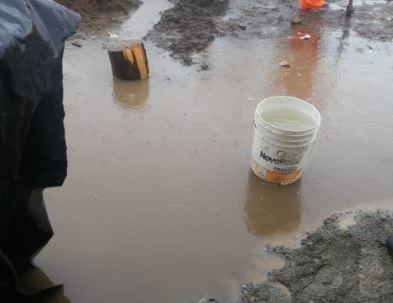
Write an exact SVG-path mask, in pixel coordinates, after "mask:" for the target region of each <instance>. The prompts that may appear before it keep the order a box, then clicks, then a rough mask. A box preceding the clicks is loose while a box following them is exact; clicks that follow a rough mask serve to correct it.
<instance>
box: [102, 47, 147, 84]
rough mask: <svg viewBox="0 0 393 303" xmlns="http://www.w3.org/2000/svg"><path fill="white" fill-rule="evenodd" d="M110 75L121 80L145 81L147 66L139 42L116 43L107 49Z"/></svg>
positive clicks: (145, 57) (143, 51) (144, 54)
mask: <svg viewBox="0 0 393 303" xmlns="http://www.w3.org/2000/svg"><path fill="white" fill-rule="evenodd" d="M108 54H109V59H110V61H111V65H112V73H113V75H114V76H115V77H117V78H119V79H122V80H146V79H147V78H148V76H149V65H148V61H147V56H146V50H145V46H144V45H143V43H142V42H141V41H131V42H117V43H115V44H113V45H112V46H111V47H110V48H109V49H108Z"/></svg>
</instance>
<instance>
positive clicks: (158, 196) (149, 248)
mask: <svg viewBox="0 0 393 303" xmlns="http://www.w3.org/2000/svg"><path fill="white" fill-rule="evenodd" d="M163 5H165V4H163ZM142 8H143V6H142ZM154 18H155V17H154ZM142 19H143V18H142ZM130 22H132V21H130ZM146 28H147V27H146ZM123 30H124V29H123ZM125 32H127V29H125ZM299 32H300V33H301V34H309V35H310V36H311V39H309V40H307V41H303V40H300V39H298V38H299V37H298V36H299V35H300V34H299ZM141 33H142V34H144V33H145V31H144V30H142V31H141ZM102 44H103V41H101V40H86V41H85V42H84V45H83V47H82V48H75V47H73V46H71V45H69V46H68V47H67V51H66V56H65V63H64V74H65V106H66V112H67V119H66V127H67V136H68V145H69V158H70V168H69V177H68V180H67V182H66V184H65V186H64V187H63V188H61V189H54V190H53V189H52V190H47V191H46V199H47V206H48V212H49V215H50V217H51V220H52V223H53V226H54V230H55V233H56V235H55V237H54V238H53V240H52V241H51V242H50V244H49V245H48V246H47V247H46V249H45V250H44V251H43V252H42V253H41V254H40V256H39V258H38V259H37V264H38V265H39V266H40V267H41V268H42V270H43V271H44V272H45V273H46V274H47V275H48V276H49V277H50V278H51V279H52V280H53V282H55V283H64V284H65V295H66V296H67V298H68V299H69V301H71V302H84V303H90V302H111V301H115V302H117V301H118V302H135V303H137V302H143V303H146V302H162V303H169V302H193V301H198V300H199V299H200V298H202V297H223V298H235V297H237V295H238V291H239V286H240V285H241V284H242V283H245V282H253V281H255V282H257V281H259V280H261V279H262V278H263V277H264V274H265V273H266V272H267V271H268V270H270V269H272V268H274V267H275V266H279V265H280V261H279V260H278V259H275V260H273V261H272V260H271V259H270V258H268V257H267V256H266V254H265V253H264V247H265V245H267V244H288V245H296V244H297V243H298V241H299V239H300V238H301V237H302V235H304V233H305V232H306V231H308V230H310V229H313V228H315V227H316V226H318V225H319V224H320V222H322V220H323V219H324V218H326V217H327V216H329V215H330V214H331V213H333V212H337V211H342V210H346V209H352V208H358V207H359V206H362V205H374V204H376V203H378V202H380V201H385V203H384V205H386V206H388V207H390V203H389V202H386V201H391V199H392V198H393V188H392V187H391V186H390V184H391V178H392V169H393V155H392V153H391V150H392V148H393V141H392V140H391V132H392V129H393V120H392V119H391V112H392V110H393V103H392V102H391V95H392V88H391V83H392V81H393V57H392V55H393V47H392V44H390V43H383V42H372V41H369V40H366V39H364V38H360V37H359V36H357V34H355V33H354V32H351V31H348V30H345V29H344V30H340V29H338V30H335V31H328V30H326V29H325V28H324V23H323V22H322V21H318V18H314V19H313V23H309V24H308V25H307V24H306V25H305V26H304V27H303V28H296V29H294V30H293V31H292V32H287V31H282V34H281V35H279V37H278V38H272V39H267V38H264V39H260V38H257V37H255V38H254V39H243V38H236V37H232V36H231V37H229V36H228V37H224V38H220V39H218V40H216V41H215V42H214V43H213V44H212V45H211V46H210V47H209V49H208V50H207V51H206V52H203V53H202V54H201V55H200V57H198V60H200V61H201V63H202V65H204V66H208V67H209V68H208V70H204V71H200V70H199V67H198V66H191V67H186V66H183V65H181V64H180V63H179V62H178V61H175V60H174V59H172V58H170V56H169V54H168V53H167V52H166V51H164V50H162V49H159V48H157V47H156V46H155V45H154V44H153V43H151V42H149V41H147V42H146V47H147V50H148V57H149V59H150V69H151V77H150V79H149V81H146V82H138V83H132V84H130V85H129V86H128V85H127V84H126V83H124V82H121V81H118V80H114V79H113V78H112V75H111V70H110V64H109V60H108V58H107V54H106V51H105V50H104V49H103V48H102ZM284 60H286V61H288V62H289V63H290V65H291V67H290V68H282V67H280V65H279V63H280V62H282V61H284ZM277 94H288V95H294V96H298V97H300V98H304V99H306V100H308V101H310V102H311V103H313V104H314V105H315V106H317V107H318V108H319V110H320V111H321V113H322V119H323V125H322V130H321V135H320V138H319V143H318V148H317V149H316V151H315V156H314V159H313V161H312V163H310V165H309V166H308V167H307V169H306V172H305V174H304V177H303V178H302V179H301V180H300V181H299V182H297V183H295V184H293V185H290V186H287V187H276V186H269V185H265V184H263V183H261V182H260V181H259V180H258V179H257V178H256V177H254V176H253V175H252V174H251V173H250V172H249V166H248V165H249V160H250V148H251V141H252V134H253V129H252V119H253V113H254V110H255V107H256V105H257V103H258V102H259V100H261V99H263V98H265V97H268V96H271V95H277Z"/></svg>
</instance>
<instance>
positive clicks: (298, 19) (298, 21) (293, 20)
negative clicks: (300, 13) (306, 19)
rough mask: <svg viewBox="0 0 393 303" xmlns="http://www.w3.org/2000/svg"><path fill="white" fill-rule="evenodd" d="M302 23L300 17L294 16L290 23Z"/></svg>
mask: <svg viewBox="0 0 393 303" xmlns="http://www.w3.org/2000/svg"><path fill="white" fill-rule="evenodd" d="M301 23H302V19H300V17H295V18H293V19H292V21H291V24H292V25H298V24H301Z"/></svg>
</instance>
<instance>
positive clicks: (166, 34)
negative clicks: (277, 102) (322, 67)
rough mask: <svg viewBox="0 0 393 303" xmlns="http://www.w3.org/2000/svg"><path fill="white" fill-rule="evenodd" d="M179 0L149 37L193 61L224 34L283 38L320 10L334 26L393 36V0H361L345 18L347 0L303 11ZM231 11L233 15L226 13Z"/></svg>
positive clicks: (262, 2) (269, 2) (267, 2)
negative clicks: (369, 0)
mask: <svg viewBox="0 0 393 303" xmlns="http://www.w3.org/2000/svg"><path fill="white" fill-rule="evenodd" d="M173 2H174V3H175V6H174V7H173V8H172V9H169V10H167V11H165V12H164V13H163V14H162V17H161V21H160V22H159V23H158V24H156V25H155V26H154V30H153V31H151V32H150V34H149V35H148V37H149V39H152V40H153V41H154V42H155V43H157V45H158V46H160V47H163V48H165V49H167V50H169V51H170V52H171V53H172V56H173V57H176V58H179V59H181V60H182V62H183V63H186V64H190V63H192V59H191V58H192V55H193V54H194V53H200V52H201V51H203V50H204V49H206V47H207V46H208V45H210V43H211V42H212V41H213V40H214V39H215V38H216V37H218V36H223V35H234V36H236V37H243V38H255V37H257V38H277V37H279V36H280V35H282V33H283V32H289V31H290V28H291V20H292V19H293V18H294V17H300V18H301V19H302V21H303V22H302V24H303V25H304V24H305V25H307V23H310V22H312V20H313V19H315V16H317V18H318V19H319V20H320V21H322V22H323V23H324V25H325V26H327V27H328V28H330V29H331V30H337V29H341V28H342V29H345V30H349V29H352V30H354V31H355V32H357V33H358V34H359V35H360V36H363V37H366V38H368V39H371V40H379V41H389V40H392V38H393V22H392V14H393V5H391V4H390V2H389V1H387V2H381V3H377V4H375V3H374V4H364V3H362V4H361V5H356V1H355V11H354V13H353V15H352V17H351V18H345V9H346V5H347V2H346V1H345V0H344V1H343V0H339V1H327V3H326V5H325V7H324V8H323V9H321V10H319V11H318V12H315V13H314V14H309V12H308V11H303V12H299V10H298V4H297V1H291V0H283V1H275V0H256V1H252V2H249V1H241V2H239V3H236V4H235V5H233V6H232V7H230V6H229V1H228V0H216V1H207V0H198V1H192V0H173ZM226 13H228V15H227V18H222V16H223V15H225V14H226ZM328 30H329V29H328Z"/></svg>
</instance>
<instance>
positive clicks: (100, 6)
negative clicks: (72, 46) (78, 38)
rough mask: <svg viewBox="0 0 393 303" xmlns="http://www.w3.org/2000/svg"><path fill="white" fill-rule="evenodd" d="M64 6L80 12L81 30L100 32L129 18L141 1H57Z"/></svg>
mask: <svg viewBox="0 0 393 303" xmlns="http://www.w3.org/2000/svg"><path fill="white" fill-rule="evenodd" d="M57 2H59V3H61V4H62V5H64V6H66V7H68V8H71V9H72V10H75V11H76V12H78V13H79V14H80V15H81V17H82V20H81V25H80V30H81V31H85V32H91V31H94V32H100V31H103V30H105V29H108V27H110V26H112V25H113V24H115V23H120V22H121V20H122V17H125V16H128V15H129V14H130V13H131V12H132V11H135V10H136V9H137V8H138V7H139V6H140V5H141V4H142V1H140V0H57Z"/></svg>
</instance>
